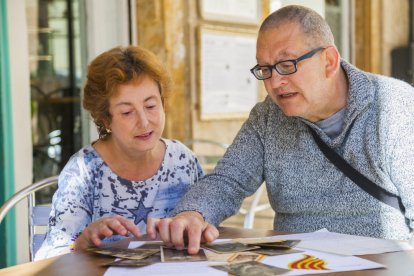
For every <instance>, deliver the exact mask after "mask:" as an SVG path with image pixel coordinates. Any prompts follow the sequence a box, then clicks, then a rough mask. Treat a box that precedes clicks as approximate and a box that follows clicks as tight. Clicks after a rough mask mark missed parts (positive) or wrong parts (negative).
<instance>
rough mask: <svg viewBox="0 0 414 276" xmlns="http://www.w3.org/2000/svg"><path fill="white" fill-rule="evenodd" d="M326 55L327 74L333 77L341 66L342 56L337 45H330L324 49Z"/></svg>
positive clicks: (328, 76)
mask: <svg viewBox="0 0 414 276" xmlns="http://www.w3.org/2000/svg"><path fill="white" fill-rule="evenodd" d="M324 52H325V53H324V55H325V76H326V77H327V78H331V77H332V76H334V75H335V74H336V73H337V72H338V70H339V68H340V61H341V57H340V55H339V52H338V49H336V47H335V46H329V47H328V48H326V49H325V51H324Z"/></svg>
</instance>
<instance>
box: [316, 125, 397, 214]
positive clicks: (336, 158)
mask: <svg viewBox="0 0 414 276" xmlns="http://www.w3.org/2000/svg"><path fill="white" fill-rule="evenodd" d="M309 129H310V131H311V133H312V136H313V139H314V140H315V142H316V144H317V145H318V147H319V149H320V150H321V151H322V152H323V154H325V156H326V158H328V159H329V160H330V161H331V162H332V163H333V164H334V165H335V166H336V167H337V168H338V169H339V170H341V171H342V172H343V173H344V174H345V175H346V176H347V177H348V178H349V179H351V180H352V181H353V182H355V184H357V185H358V186H359V187H360V188H361V189H362V190H364V191H365V192H367V193H368V194H370V195H371V196H373V197H375V198H376V199H378V200H379V201H381V202H383V203H385V204H388V205H389V206H391V207H394V208H395V209H397V210H400V211H401V213H403V214H404V213H405V208H404V205H403V204H402V202H401V198H400V197H399V196H396V195H394V194H392V193H390V192H388V191H386V190H384V189H383V188H381V187H380V186H378V185H376V184H375V183H374V182H372V181H371V180H369V179H368V178H366V177H365V176H364V175H363V174H361V173H360V172H359V171H357V170H356V169H354V168H353V167H352V166H351V165H349V164H348V162H346V161H345V160H344V159H343V158H342V156H340V155H339V154H338V153H336V152H335V151H334V150H333V149H331V148H330V147H329V146H328V145H327V144H326V143H325V142H324V141H322V139H321V138H320V137H319V136H318V134H316V132H315V131H314V130H313V129H312V128H311V127H309Z"/></svg>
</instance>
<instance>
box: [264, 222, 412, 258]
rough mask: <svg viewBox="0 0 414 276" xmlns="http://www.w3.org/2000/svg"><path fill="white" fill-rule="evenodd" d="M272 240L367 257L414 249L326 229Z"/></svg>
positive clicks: (392, 241) (299, 246) (395, 242)
mask: <svg viewBox="0 0 414 276" xmlns="http://www.w3.org/2000/svg"><path fill="white" fill-rule="evenodd" d="M272 238H278V239H297V240H301V242H300V243H299V244H298V245H297V247H298V248H304V249H313V250H319V251H324V252H330V253H335V254H340V255H347V256H351V255H367V254H381V253H386V252H397V251H405V250H412V249H414V248H413V246H411V245H410V244H409V242H406V241H396V240H385V239H376V238H370V237H362V236H354V235H346V234H339V233H335V232H329V231H327V230H326V229H325V230H322V231H316V232H312V233H303V234H291V235H278V236H274V237H272Z"/></svg>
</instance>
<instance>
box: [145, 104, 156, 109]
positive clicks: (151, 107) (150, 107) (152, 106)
mask: <svg viewBox="0 0 414 276" xmlns="http://www.w3.org/2000/svg"><path fill="white" fill-rule="evenodd" d="M155 107H156V105H155V104H154V105H148V106H147V108H148V109H153V108H155Z"/></svg>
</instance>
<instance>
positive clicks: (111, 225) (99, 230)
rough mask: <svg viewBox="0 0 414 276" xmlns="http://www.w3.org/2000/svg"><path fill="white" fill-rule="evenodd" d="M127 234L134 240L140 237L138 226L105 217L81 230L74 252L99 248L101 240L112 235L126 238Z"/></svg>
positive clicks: (119, 219) (116, 218)
mask: <svg viewBox="0 0 414 276" xmlns="http://www.w3.org/2000/svg"><path fill="white" fill-rule="evenodd" d="M129 233H131V234H132V235H134V236H135V237H136V238H140V237H141V236H142V233H141V231H139V228H138V226H136V225H135V224H134V223H133V222H132V221H130V220H128V219H126V218H124V217H121V216H118V215H116V216H112V217H105V218H101V219H98V220H96V221H94V222H93V223H91V224H89V225H88V227H86V228H85V230H83V232H82V234H81V235H80V236H79V237H78V238H77V239H76V241H75V244H74V249H75V250H82V249H85V248H88V247H93V246H99V245H101V243H102V240H103V239H104V238H106V237H110V236H113V235H121V236H128V235H129Z"/></svg>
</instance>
